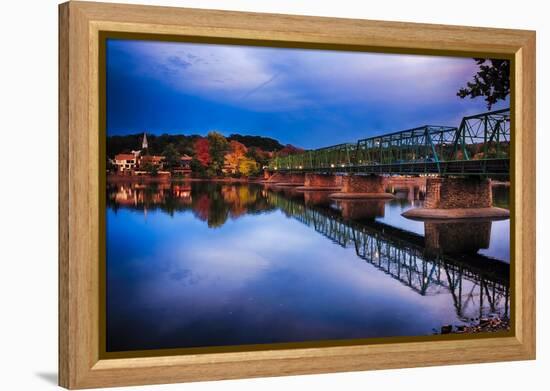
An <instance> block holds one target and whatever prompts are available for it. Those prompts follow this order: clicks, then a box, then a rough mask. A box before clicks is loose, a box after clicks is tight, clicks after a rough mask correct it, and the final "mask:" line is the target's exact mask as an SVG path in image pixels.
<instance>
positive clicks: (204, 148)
mask: <svg viewBox="0 0 550 391" xmlns="http://www.w3.org/2000/svg"><path fill="white" fill-rule="evenodd" d="M194 147H195V159H197V161H198V162H199V163H200V164H201V166H203V167H205V168H206V167H208V166H209V165H210V162H211V161H212V157H211V156H210V143H209V142H208V139H206V138H199V139H197V141H195V145H194Z"/></svg>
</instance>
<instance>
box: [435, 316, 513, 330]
mask: <svg viewBox="0 0 550 391" xmlns="http://www.w3.org/2000/svg"><path fill="white" fill-rule="evenodd" d="M498 331H510V319H509V318H507V317H499V316H488V317H484V318H476V319H472V320H471V322H470V323H469V324H463V325H450V324H449V325H444V326H441V329H440V330H435V329H434V334H477V333H494V332H498Z"/></svg>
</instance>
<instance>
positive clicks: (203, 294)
mask: <svg viewBox="0 0 550 391" xmlns="http://www.w3.org/2000/svg"><path fill="white" fill-rule="evenodd" d="M107 190H108V196H107V203H108V213H107V226H108V227H107V228H108V229H107V232H108V238H107V243H108V248H107V272H108V279H107V292H108V295H107V297H108V303H107V304H108V305H107V312H108V316H107V319H108V330H107V342H108V350H110V351H119V350H134V349H154V348H169V347H189V346H212V345H234V344H247V343H272V342H292V341H307V340H319V339H339V338H368V337H377V336H398V335H426V334H431V333H432V330H433V329H434V328H435V329H437V328H439V327H440V326H441V325H443V324H447V323H453V322H468V321H469V320H470V319H472V318H478V317H481V316H485V315H487V314H491V313H496V314H499V315H501V316H508V313H509V301H510V298H509V288H508V287H509V265H508V264H507V263H506V262H505V261H506V260H507V259H506V257H507V251H509V250H508V247H509V245H508V246H504V247H505V248H503V249H501V248H500V247H496V248H494V246H492V242H494V241H495V239H496V241H497V242H499V241H500V242H502V236H499V235H497V236H498V237H496V238H495V237H494V236H495V235H494V226H495V224H496V223H491V222H490V221H476V222H468V223H464V222H444V223H433V222H426V223H423V222H417V221H410V220H407V219H404V218H401V217H400V213H402V211H404V210H406V209H407V208H410V207H412V206H419V205H421V204H422V202H423V201H422V200H423V196H424V193H425V189H424V190H423V189H422V186H421V185H418V184H407V186H402V184H401V185H396V186H395V187H394V189H393V190H394V193H395V194H396V195H397V199H395V200H391V201H381V200H359V201H351V200H345V201H338V202H335V201H332V200H331V199H330V197H329V194H330V193H327V192H301V191H299V190H296V189H295V188H289V187H282V188H281V187H280V188H277V187H266V186H262V185H252V184H251V185H247V184H236V183H212V182H181V183H161V184H141V183H113V184H109V185H108V189H107ZM504 190H506V189H504ZM499 191H500V190H499ZM495 195H496V196H497V197H500V202H502V203H506V200H507V196H506V195H505V194H503V192H502V191H501V193H498V191H497V193H495ZM128 212H130V214H129V213H128ZM140 216H142V217H143V218H142V219H140ZM283 216H284V217H283ZM281 217H282V219H281ZM198 222H200V224H202V227H201V226H200V225H197V223H198ZM204 223H206V224H204ZM498 223H499V224H507V223H508V222H507V221H505V222H498ZM296 224H298V225H296ZM507 226H508V225H506V227H507ZM497 227H498V230H497V231H496V232H497V234H501V230H502V227H505V226H504V225H498V226H497ZM205 228H206V230H205ZM213 228H215V229H213ZM508 229H509V228H508ZM129 230H131V232H132V235H131V236H128V235H130V234H129V233H128V232H129ZM130 238H131V239H130ZM504 239H506V237H504ZM334 246H336V247H334ZM339 249H340V250H339ZM487 253H489V255H491V257H488V256H486V255H483V254H487ZM495 258H500V260H498V259H495ZM358 261H362V262H363V264H364V265H365V267H363V266H360V265H361V262H358ZM356 279H359V281H362V282H360V283H357V282H354V283H351V282H350V281H352V280H353V281H355V280H356ZM174 284H176V285H174ZM396 284H397V285H396ZM129 297H132V301H131V302H128V298H129ZM344 303H345V304H344ZM351 303H355V305H351ZM418 314H422V316H419V315H418ZM237 315H238V316H237ZM151 318H155V319H156V318H158V319H159V323H155V324H152V323H151ZM160 319H162V322H160ZM129 329H131V330H132V331H129Z"/></svg>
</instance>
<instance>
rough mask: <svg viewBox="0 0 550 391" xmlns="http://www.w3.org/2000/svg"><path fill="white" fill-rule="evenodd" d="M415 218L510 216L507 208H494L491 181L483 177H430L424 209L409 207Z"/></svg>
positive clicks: (410, 214)
mask: <svg viewBox="0 0 550 391" xmlns="http://www.w3.org/2000/svg"><path fill="white" fill-rule="evenodd" d="M403 216H405V217H408V218H412V219H420V220H423V219H464V218H489V219H499V218H500V219H503V218H508V217H510V212H509V211H508V210H506V209H501V208H495V207H493V194H492V190H491V180H490V179H481V178H428V179H427V181H426V198H425V202H424V207H423V208H416V209H410V210H408V211H406V212H405V213H403Z"/></svg>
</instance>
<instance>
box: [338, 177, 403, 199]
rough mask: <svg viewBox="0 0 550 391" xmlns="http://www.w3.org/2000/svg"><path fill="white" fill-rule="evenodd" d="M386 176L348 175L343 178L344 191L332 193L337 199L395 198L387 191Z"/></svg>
mask: <svg viewBox="0 0 550 391" xmlns="http://www.w3.org/2000/svg"><path fill="white" fill-rule="evenodd" d="M385 188H386V185H385V181H384V178H383V177H381V176H378V175H346V176H344V177H343V179H342V191H341V192H338V193H334V194H331V197H332V198H335V199H369V198H382V199H383V198H388V199H389V198H393V195H392V194H390V193H386V190H385Z"/></svg>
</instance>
